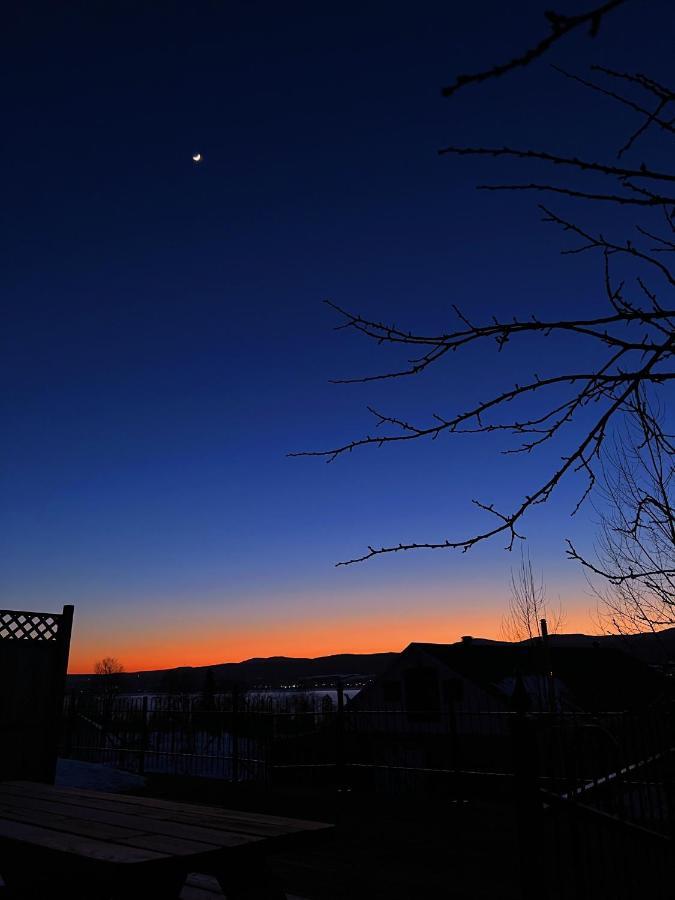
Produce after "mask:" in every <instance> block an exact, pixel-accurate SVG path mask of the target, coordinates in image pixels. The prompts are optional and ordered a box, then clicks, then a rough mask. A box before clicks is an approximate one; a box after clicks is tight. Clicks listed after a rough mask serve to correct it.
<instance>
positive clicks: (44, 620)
mask: <svg viewBox="0 0 675 900" xmlns="http://www.w3.org/2000/svg"><path fill="white" fill-rule="evenodd" d="M59 619H60V616H57V615H54V614H53V613H36V612H19V611H18V610H14V609H3V610H0V640H3V641H8V640H9V641H20V640H28V641H52V640H54V639H55V638H56V635H57V633H58V630H59Z"/></svg>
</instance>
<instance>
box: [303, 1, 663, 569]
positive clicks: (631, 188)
mask: <svg viewBox="0 0 675 900" xmlns="http://www.w3.org/2000/svg"><path fill="white" fill-rule="evenodd" d="M623 3H624V0H614V2H607V3H604V4H601V5H597V6H595V7H594V8H593V9H591V10H589V11H587V12H585V13H583V14H580V15H577V16H564V15H562V14H558V13H553V12H547V13H546V17H547V19H548V22H549V25H550V29H551V30H550V33H549V34H547V35H546V36H545V37H544V38H543V39H542V41H540V42H539V43H538V44H537V45H535V46H534V47H532V48H529V49H528V50H527V51H525V52H524V53H523V54H521V55H520V56H518V57H515V58H514V59H512V60H511V61H510V62H507V63H505V64H503V65H497V66H494V67H492V68H491V69H488V70H486V71H484V72H478V73H475V74H473V75H462V76H460V77H458V78H457V79H456V81H455V82H454V83H453V84H452V85H450V86H449V87H448V88H446V89H445V90H444V91H443V93H444V94H445V96H452V95H453V94H455V93H456V92H457V91H458V90H460V89H463V88H465V87H467V86H469V85H471V84H475V83H479V82H482V81H485V80H487V79H490V78H497V77H500V76H502V75H505V74H507V73H509V72H510V71H511V70H513V69H515V68H517V67H521V66H525V65H528V64H530V63H531V62H533V61H534V60H536V59H537V58H539V57H541V56H542V55H543V54H545V53H546V51H547V50H548V49H549V48H550V47H551V46H552V45H553V44H554V43H555V42H557V41H560V40H562V39H563V38H564V37H565V36H566V35H567V34H569V33H570V32H571V31H573V30H574V29H578V28H585V27H588V28H589V30H590V33H591V35H595V34H597V32H598V29H599V27H600V25H601V23H602V21H603V20H604V18H605V17H606V16H607V15H609V14H610V13H611V14H614V12H615V11H616V10H617V9H618V8H619V7H620V6H622V5H623ZM558 71H559V72H560V74H561V75H562V76H563V77H565V78H567V79H569V80H570V81H571V82H574V83H576V84H580V85H582V86H583V87H584V88H586V89H587V90H589V91H592V92H594V93H597V94H599V95H600V96H601V97H602V98H603V100H604V101H607V102H610V103H614V104H618V107H619V109H620V110H621V111H622V113H623V114H624V115H625V117H626V134H627V138H626V140H625V141H624V142H623V145H622V146H621V147H620V149H619V151H618V155H617V158H616V159H607V160H595V159H592V158H588V157H587V156H586V155H585V154H584V153H583V151H582V150H580V152H579V154H578V155H566V154H561V153H557V152H555V151H549V150H540V149H533V148H528V147H524V148H518V147H511V146H502V145H499V144H496V145H494V146H476V147H472V146H448V147H445V148H443V149H442V150H440V151H439V152H440V154H442V155H443V156H472V157H485V158H486V159H494V158H500V159H509V160H513V161H516V162H517V161H520V162H524V163H525V164H530V163H533V164H535V165H537V166H538V167H539V168H541V166H542V165H543V166H548V167H549V168H550V170H551V175H553V173H555V175H556V176H558V175H560V179H559V180H558V178H557V177H556V178H555V179H553V178H552V180H547V179H546V178H543V179H541V180H538V181H534V180H527V179H526V180H524V181H517V182H514V183H508V184H485V185H481V186H480V187H481V188H482V189H483V190H490V191H504V190H510V191H530V192H535V193H539V194H550V195H551V196H555V197H558V198H566V199H567V200H570V199H573V201H574V202H578V203H579V204H580V209H581V210H582V212H583V211H584V210H587V211H588V205H589V204H590V205H591V208H592V210H595V212H594V214H593V215H592V216H589V219H592V218H597V209H598V208H599V207H603V208H607V209H612V208H614V209H618V208H621V209H623V210H628V211H632V212H633V213H634V214H635V215H634V220H633V221H632V222H631V224H630V225H629V226H627V227H626V230H625V231H624V233H623V234H622V235H621V236H620V237H611V236H609V235H608V234H606V233H604V232H602V231H600V230H598V229H597V228H596V227H595V225H590V224H585V223H584V221H583V220H580V219H579V218H577V217H575V218H572V217H570V216H567V215H562V214H561V213H560V212H557V211H555V210H554V209H552V208H551V207H550V206H544V205H540V207H539V208H540V210H541V212H542V218H543V221H544V222H545V223H548V224H550V225H553V226H554V227H556V228H558V229H560V230H561V231H562V232H563V234H564V235H566V236H567V237H569V238H571V239H572V244H571V246H569V247H567V248H566V249H564V250H563V253H566V254H580V253H584V254H586V253H595V254H597V255H598V256H599V262H600V264H601V274H602V284H603V287H604V308H599V309H597V310H590V309H589V313H588V315H584V316H583V317H576V316H572V317H567V316H565V314H564V310H560V311H559V312H558V313H557V314H556V313H554V314H553V315H551V316H549V315H546V316H543V315H539V314H536V313H535V314H533V315H529V316H524V317H519V316H509V317H506V318H498V317H493V318H489V319H487V320H485V321H474V320H473V319H472V318H471V317H470V316H469V315H468V314H467V313H466V312H464V311H463V310H461V309H460V308H459V306H455V307H454V312H455V316H456V318H455V322H454V323H450V324H449V326H448V327H447V328H443V329H441V330H439V331H437V332H435V333H434V332H432V333H428V332H426V331H421V330H418V329H415V328H414V327H408V326H405V327H404V326H399V325H397V324H394V323H393V322H386V321H384V322H383V321H377V320H375V319H372V318H370V317H368V316H367V315H362V314H361V313H359V312H352V311H349V310H347V309H344V308H343V307H341V306H338V305H337V304H334V303H332V302H328V305H329V306H330V307H331V308H332V309H333V310H334V311H335V312H336V313H337V314H338V316H339V317H340V320H341V322H340V325H339V327H341V328H344V329H347V330H349V331H354V332H356V333H357V334H359V335H360V336H362V337H363V338H365V339H366V340H368V341H372V342H374V343H375V344H377V345H385V346H386V347H390V348H394V349H395V348H405V350H407V351H409V352H410V354H411V356H412V358H411V359H409V361H408V363H407V364H406V365H404V366H403V367H392V368H391V369H390V370H385V371H380V372H376V373H374V374H368V375H363V376H357V377H351V378H341V379H336V381H335V383H338V384H344V383H354V382H361V383H366V382H371V381H381V380H386V379H393V380H396V379H401V378H407V377H410V376H414V375H421V374H422V373H424V372H425V371H426V370H427V369H430V368H432V367H438V366H439V365H442V364H448V363H449V362H450V360H452V361H456V360H458V359H461V357H462V352H463V351H464V350H465V349H466V348H470V347H474V346H482V345H486V349H487V348H489V347H490V346H491V347H493V348H494V349H495V350H496V351H497V352H502V351H503V350H504V348H505V347H507V345H509V344H510V343H512V342H516V341H519V342H521V345H522V346H523V347H524V349H523V352H522V354H521V359H524V358H528V347H529V346H530V345H531V344H532V342H535V343H536V344H539V343H540V342H542V341H545V339H546V338H547V337H549V336H551V335H558V336H565V337H566V338H568V339H569V340H571V341H575V340H576V341H578V342H579V343H583V344H584V345H585V347H584V353H583V357H582V358H583V359H585V360H588V359H589V358H590V359H591V362H590V363H588V362H585V363H583V364H575V360H576V359H577V358H578V354H577V353H576V352H575V350H576V347H575V346H574V345H572V346H570V348H569V353H568V354H567V357H566V359H567V360H568V361H569V363H568V364H566V365H563V366H560V367H559V368H557V369H555V370H553V371H552V372H550V373H548V374H546V375H540V374H537V373H534V374H532V375H531V377H529V378H528V379H527V380H525V381H523V382H520V383H516V384H513V385H511V386H508V387H507V386H504V387H503V389H501V390H499V391H497V392H496V393H495V394H493V395H492V396H489V397H488V398H486V399H483V400H479V401H476V402H475V403H473V404H472V405H470V406H469V407H468V408H466V409H463V410H454V411H450V412H444V413H442V414H438V413H433V414H430V415H429V417H428V418H427V419H426V420H422V421H410V420H409V419H407V418H403V417H401V416H398V415H396V414H389V413H385V412H381V411H380V410H378V409H374V408H372V407H369V411H370V413H371V414H372V416H373V418H374V421H375V424H376V426H378V427H379V428H380V429H381V431H378V433H376V434H372V435H365V436H362V437H357V438H354V439H352V440H347V441H345V442H343V443H339V444H337V445H336V446H334V447H332V448H328V449H324V450H312V451H303V452H300V453H294V454H291V455H293V456H320V457H324V458H325V459H326V460H327V461H328V462H331V461H333V460H335V459H336V458H337V457H339V456H342V455H343V454H345V453H347V452H351V451H353V450H358V449H361V448H363V447H371V446H372V447H383V446H384V445H389V444H400V443H406V442H411V441H418V440H426V439H436V438H439V437H442V436H444V435H450V434H460V433H472V434H488V433H493V432H499V433H500V434H504V435H505V436H510V437H512V438H513V439H514V442H513V444H512V445H511V446H509V447H508V448H507V449H506V450H505V452H506V453H521V454H531V453H534V452H537V451H538V450H540V449H541V448H542V447H543V446H544V445H553V444H554V442H555V443H558V442H564V443H563V446H561V447H560V455H559V456H556V459H557V460H558V461H557V462H555V463H553V464H552V465H551V467H550V469H549V471H548V473H547V474H546V475H545V476H544V477H543V478H542V480H541V481H539V482H536V483H534V484H532V485H529V486H524V487H523V491H522V495H521V499H520V500H519V501H517V502H516V503H515V504H514V505H513V506H512V507H510V508H506V509H500V508H497V506H496V505H495V504H494V502H491V501H489V500H483V499H476V500H474V501H473V502H474V503H475V504H476V506H477V507H478V508H479V509H481V510H483V511H484V512H485V513H486V514H487V515H488V517H489V521H488V523H487V525H486V526H485V527H484V528H482V529H479V530H478V531H476V532H474V533H469V534H459V535H456V536H453V537H450V538H445V537H443V538H439V539H438V540H435V541H434V540H432V541H425V542H408V543H398V544H391V545H383V546H369V547H368V548H367V550H366V551H365V552H363V553H362V554H361V555H358V556H356V557H354V558H352V559H348V560H345V561H344V562H342V563H338V565H348V564H351V563H355V562H361V561H363V560H366V559H370V558H371V557H374V556H379V555H382V554H387V553H396V552H399V551H404V550H413V549H418V548H429V549H446V548H457V549H461V550H463V551H467V550H469V549H470V548H471V547H473V546H474V545H475V544H477V543H479V542H481V541H484V540H487V539H490V538H493V537H495V536H502V535H503V536H504V537H505V538H506V545H507V547H508V549H511V548H512V547H513V544H514V541H516V540H517V539H522V538H523V537H524V534H523V533H522V530H521V524H522V520H523V519H524V517H525V516H526V514H527V513H528V512H529V511H530V510H531V509H532V508H533V507H535V506H537V505H538V504H542V503H546V502H547V501H548V500H549V498H550V497H551V496H552V494H553V493H554V492H555V491H556V489H557V488H558V486H559V485H560V484H561V482H563V481H564V480H566V479H567V478H568V477H569V476H570V475H572V474H573V473H581V475H582V476H585V486H584V488H583V489H582V490H581V491H580V496H579V498H578V502H577V503H576V505H575V506H574V508H573V513H574V512H576V511H577V510H578V508H579V507H580V505H581V504H582V502H583V501H584V500H585V498H586V497H587V496H588V494H589V493H590V492H591V491H592V490H593V488H594V486H595V484H596V470H597V468H598V466H599V465H600V466H601V465H602V459H603V456H604V450H605V443H606V438H607V436H608V434H609V433H610V432H611V430H612V429H613V428H614V426H615V423H617V424H618V422H619V420H620V419H621V417H622V416H623V415H624V414H625V413H629V414H632V413H633V412H634V410H635V408H636V407H637V406H638V404H639V398H640V397H641V396H643V395H645V394H648V393H650V392H651V391H653V390H655V389H657V388H659V387H660V386H663V385H667V384H668V383H669V382H671V381H672V380H673V379H674V378H675V364H674V363H675V296H673V294H674V291H673V289H674V288H675V270H674V269H673V268H672V267H670V266H669V263H668V254H669V253H672V252H673V251H675V171H674V170H672V169H668V168H665V169H664V168H662V167H660V166H659V165H657V164H650V163H649V162H647V161H645V160H644V159H637V160H635V162H629V161H627V160H628V158H629V157H630V156H631V155H633V156H634V154H635V148H636V145H638V144H639V142H640V140H641V138H643V137H644V135H645V134H646V133H648V132H654V133H658V134H659V135H660V136H662V137H665V138H672V136H673V135H674V134H675V118H673V104H674V103H675V92H673V90H671V89H670V88H668V87H666V86H664V85H662V84H660V83H659V82H657V81H655V80H654V79H652V78H650V77H648V76H646V75H643V74H640V73H633V72H629V71H621V70H613V69H610V68H607V67H604V66H594V67H592V69H591V73H592V74H591V75H590V76H588V77H585V76H584V77H581V76H579V75H577V74H573V73H570V72H567V71H564V70H563V69H560V68H558ZM624 160H626V161H624ZM624 222H625V218H619V217H618V216H613V217H612V222H611V224H610V228H623V227H624V224H623V223H624ZM617 268H618V269H619V270H620V271H619V272H617ZM589 346H590V348H594V350H595V354H594V355H593V354H592V353H591V354H590V355H589V353H588V348H589ZM459 365H461V363H459ZM649 435H650V437H649V439H650V441H651V440H654V439H655V438H657V437H658V439H659V440H661V439H662V438H664V436H663V434H662V431H661V430H660V428H659V425H658V423H657V422H655V421H650V428H649ZM662 446H663V447H665V444H662ZM570 555H572V556H574V551H573V549H572V548H570Z"/></svg>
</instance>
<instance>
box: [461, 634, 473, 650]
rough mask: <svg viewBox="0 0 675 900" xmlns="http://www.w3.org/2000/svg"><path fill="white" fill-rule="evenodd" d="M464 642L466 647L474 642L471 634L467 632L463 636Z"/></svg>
mask: <svg viewBox="0 0 675 900" xmlns="http://www.w3.org/2000/svg"><path fill="white" fill-rule="evenodd" d="M462 643H463V644H464V646H465V647H468V646H469V645H470V644H472V643H473V638H472V637H471V635H470V634H465V635H463V637H462Z"/></svg>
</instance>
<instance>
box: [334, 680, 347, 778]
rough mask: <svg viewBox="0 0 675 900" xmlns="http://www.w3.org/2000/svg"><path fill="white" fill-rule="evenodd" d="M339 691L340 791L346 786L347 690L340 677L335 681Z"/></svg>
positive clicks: (337, 763)
mask: <svg viewBox="0 0 675 900" xmlns="http://www.w3.org/2000/svg"><path fill="white" fill-rule="evenodd" d="M335 687H336V690H337V712H336V714H335V776H336V781H337V785H338V790H340V789H342V788H343V787H344V785H345V758H344V751H345V746H344V738H345V689H344V682H343V680H342V678H340V676H338V677H337V678H336V679H335Z"/></svg>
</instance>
